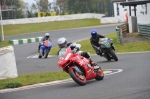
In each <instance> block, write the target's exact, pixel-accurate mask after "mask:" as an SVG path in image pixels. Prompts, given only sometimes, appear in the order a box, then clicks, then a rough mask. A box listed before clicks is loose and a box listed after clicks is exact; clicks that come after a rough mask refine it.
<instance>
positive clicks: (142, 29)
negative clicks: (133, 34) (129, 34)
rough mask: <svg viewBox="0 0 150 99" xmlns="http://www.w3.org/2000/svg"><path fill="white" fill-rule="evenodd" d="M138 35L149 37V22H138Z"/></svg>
mask: <svg viewBox="0 0 150 99" xmlns="http://www.w3.org/2000/svg"><path fill="white" fill-rule="evenodd" d="M138 29H139V33H140V35H142V36H144V37H146V38H148V39H150V24H138Z"/></svg>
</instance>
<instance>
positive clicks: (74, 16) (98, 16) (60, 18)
mask: <svg viewBox="0 0 150 99" xmlns="http://www.w3.org/2000/svg"><path fill="white" fill-rule="evenodd" d="M102 16H104V14H95V13H85V14H72V15H60V16H49V17H41V18H24V19H10V20H3V21H2V24H3V25H8V24H26V23H40V22H51V21H63V20H75V19H85V18H96V19H101V17H102ZM0 23H1V22H0Z"/></svg>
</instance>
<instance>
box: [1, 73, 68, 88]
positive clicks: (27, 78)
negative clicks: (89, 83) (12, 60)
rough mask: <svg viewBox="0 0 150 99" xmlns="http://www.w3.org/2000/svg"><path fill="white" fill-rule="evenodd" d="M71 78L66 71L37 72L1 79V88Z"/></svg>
mask: <svg viewBox="0 0 150 99" xmlns="http://www.w3.org/2000/svg"><path fill="white" fill-rule="evenodd" d="M67 78H70V76H69V75H68V74H67V73H65V72H50V73H35V74H27V75H19V77H17V78H12V79H5V80H0V89H6V88H15V87H20V86H25V85H32V84H37V83H43V82H50V81H56V80H62V79H67Z"/></svg>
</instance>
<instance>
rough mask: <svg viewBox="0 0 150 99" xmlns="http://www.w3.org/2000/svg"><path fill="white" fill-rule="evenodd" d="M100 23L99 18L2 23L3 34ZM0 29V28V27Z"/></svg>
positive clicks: (8, 34) (9, 34)
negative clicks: (15, 23)
mask: <svg viewBox="0 0 150 99" xmlns="http://www.w3.org/2000/svg"><path fill="white" fill-rule="evenodd" d="M96 25H100V20H99V19H78V20H67V21H54V22H42V23H32V24H17V25H4V33H5V36H11V35H17V34H26V33H32V32H40V31H50V30H58V29H66V28H77V27H87V26H96ZM0 31H1V28H0Z"/></svg>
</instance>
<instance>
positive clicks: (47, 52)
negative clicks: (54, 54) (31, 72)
mask: <svg viewBox="0 0 150 99" xmlns="http://www.w3.org/2000/svg"><path fill="white" fill-rule="evenodd" d="M48 54H49V50H47V51H46V53H45V55H44V58H47V56H48Z"/></svg>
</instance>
